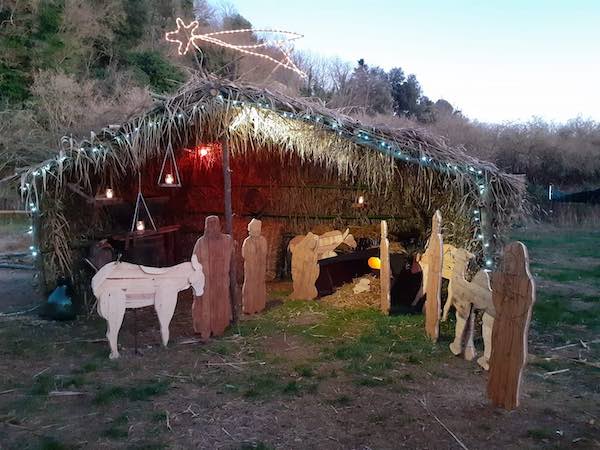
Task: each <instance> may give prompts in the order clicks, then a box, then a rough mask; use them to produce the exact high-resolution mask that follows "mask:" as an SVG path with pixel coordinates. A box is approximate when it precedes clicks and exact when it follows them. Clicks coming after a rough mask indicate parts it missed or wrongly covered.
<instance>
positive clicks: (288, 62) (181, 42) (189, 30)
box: [165, 17, 308, 79]
mask: <svg viewBox="0 0 600 450" xmlns="http://www.w3.org/2000/svg"><path fill="white" fill-rule="evenodd" d="M176 23H177V29H176V30H174V31H169V32H168V33H166V34H165V39H166V40H167V41H168V42H173V43H176V44H177V53H178V54H179V55H181V56H183V55H185V54H187V52H188V51H189V50H190V48H191V47H192V46H193V47H194V48H195V49H196V50H198V51H201V50H200V48H199V47H198V45H197V44H196V41H204V42H208V43H209V44H213V45H216V46H218V47H223V48H226V49H229V50H234V51H237V52H240V53H243V54H245V55H250V56H256V57H258V58H262V59H265V60H267V61H270V62H272V63H274V64H275V65H276V67H283V68H285V69H288V70H291V71H292V72H295V73H296V74H297V75H299V76H300V77H301V78H304V79H306V78H308V75H306V73H305V72H303V71H302V70H300V69H299V68H298V66H297V65H296V64H295V63H294V61H293V60H292V58H291V56H290V53H289V52H288V51H286V49H285V48H284V46H285V45H287V44H289V43H290V42H292V41H295V40H297V39H300V38H302V37H303V36H302V35H301V34H299V33H294V32H292V31H283V30H272V29H253V28H244V29H238V30H225V31H215V32H212V33H205V34H198V33H197V30H198V28H199V27H200V24H199V23H198V21H196V20H194V21H192V22H190V24H189V25H186V24H185V22H184V21H183V20H182V19H181V18H179V17H178V18H177V19H176ZM254 33H262V34H264V33H268V34H273V35H277V36H279V38H278V39H275V40H271V41H266V40H265V41H263V42H259V43H257V44H250V45H238V44H231V43H229V42H226V41H224V40H223V39H220V38H221V37H222V36H233V35H251V34H254ZM259 49H265V50H266V49H273V50H274V49H276V50H277V51H279V52H281V56H282V58H283V59H280V60H278V59H275V58H273V57H272V56H270V55H268V54H266V53H261V52H259V51H257V50H259Z"/></svg>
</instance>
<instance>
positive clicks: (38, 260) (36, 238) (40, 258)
mask: <svg viewBox="0 0 600 450" xmlns="http://www.w3.org/2000/svg"><path fill="white" fill-rule="evenodd" d="M31 226H32V227H33V247H34V248H35V249H36V251H37V256H35V257H34V258H33V262H34V266H35V267H36V268H37V272H38V277H39V278H38V293H39V294H40V297H42V298H43V297H45V296H46V290H47V289H48V286H47V285H46V270H45V264H44V255H43V253H42V237H41V228H42V221H41V218H40V213H39V209H38V210H37V211H36V212H32V213H31Z"/></svg>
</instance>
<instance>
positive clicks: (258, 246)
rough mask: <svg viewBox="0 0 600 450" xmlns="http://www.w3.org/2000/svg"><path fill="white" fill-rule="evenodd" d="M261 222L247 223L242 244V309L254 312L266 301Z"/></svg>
mask: <svg viewBox="0 0 600 450" xmlns="http://www.w3.org/2000/svg"><path fill="white" fill-rule="evenodd" d="M261 226H262V222H261V221H260V220H257V219H252V220H251V221H250V223H249V224H248V233H249V236H248V237H247V238H246V239H245V240H244V243H243V244H242V258H244V285H243V287H242V310H243V311H244V313H245V314H255V313H258V312H261V311H262V310H263V309H265V305H266V303H267V285H266V281H265V280H266V272H267V240H266V239H265V237H264V236H261V234H260V231H261Z"/></svg>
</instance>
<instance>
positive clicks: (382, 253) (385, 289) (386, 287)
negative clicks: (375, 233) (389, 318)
mask: <svg viewBox="0 0 600 450" xmlns="http://www.w3.org/2000/svg"><path fill="white" fill-rule="evenodd" d="M379 260H380V262H381V266H380V268H379V281H380V283H381V299H380V305H379V309H381V312H382V313H384V314H389V313H390V307H391V301H390V284H391V282H390V279H391V269H390V241H389V239H388V227H387V222H386V221H385V220H382V221H381V242H380V244H379Z"/></svg>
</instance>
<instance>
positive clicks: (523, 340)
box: [487, 242, 535, 410]
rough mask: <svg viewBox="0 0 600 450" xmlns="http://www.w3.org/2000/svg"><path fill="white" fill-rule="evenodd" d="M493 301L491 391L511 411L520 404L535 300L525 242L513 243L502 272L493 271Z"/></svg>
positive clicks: (501, 267) (496, 401)
mask: <svg viewBox="0 0 600 450" xmlns="http://www.w3.org/2000/svg"><path fill="white" fill-rule="evenodd" d="M492 301H493V302H494V308H495V310H496V318H495V320H494V328H493V330H492V354H491V356H490V375H489V378H488V385H487V393H488V397H489V398H490V400H491V401H492V403H493V404H494V405H495V406H500V407H502V408H505V409H508V410H511V409H514V408H516V407H517V406H519V394H520V389H521V378H522V375H523V368H524V367H525V363H526V361H527V337H528V334H529V322H530V320H531V309H532V307H533V303H534V302H535V285H534V283H533V278H532V277H531V273H530V272H529V255H528V254H527V247H525V245H523V244H522V243H521V242H512V243H510V244H508V245H507V246H506V247H505V248H504V255H503V258H502V264H501V265H500V268H499V271H498V272H494V273H492Z"/></svg>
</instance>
